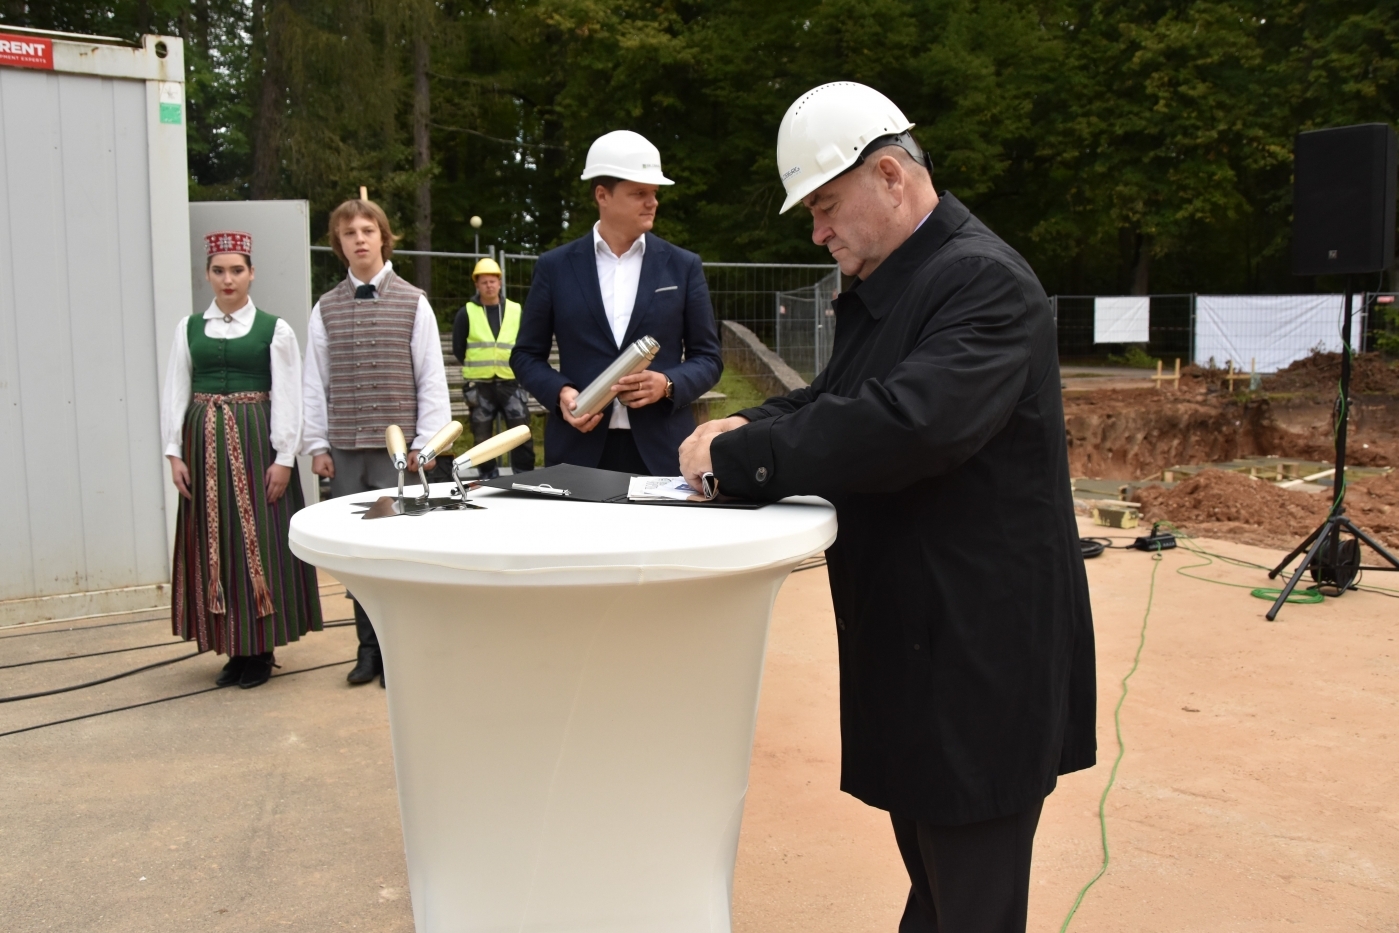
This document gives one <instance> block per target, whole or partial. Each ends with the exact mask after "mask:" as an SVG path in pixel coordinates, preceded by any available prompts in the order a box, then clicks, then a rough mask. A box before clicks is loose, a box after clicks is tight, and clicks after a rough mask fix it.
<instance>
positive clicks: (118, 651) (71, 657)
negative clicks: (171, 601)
mask: <svg viewBox="0 0 1399 933" xmlns="http://www.w3.org/2000/svg"><path fill="white" fill-rule="evenodd" d="M182 644H184V639H183V638H176V639H175V640H173V641H158V642H155V643H154V644H150V645H133V646H132V647H130V648H113V649H111V650H110V651H90V652H88V653H87V654H69V655H65V656H63V657H61V658H40V659H39V660H37V661H20V662H19V663H17V664H0V671H8V670H9V669H10V668H12V667H33V666H34V665H35V664H52V663H53V662H55V661H76V660H78V659H79V658H100V657H101V656H102V655H104V654H121V653H123V652H126V651H144V650H145V649H147V648H159V647H161V646H163V645H182Z"/></svg>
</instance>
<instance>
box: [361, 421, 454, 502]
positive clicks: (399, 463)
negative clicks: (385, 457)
mask: <svg viewBox="0 0 1399 933" xmlns="http://www.w3.org/2000/svg"><path fill="white" fill-rule="evenodd" d="M461 431H462V427H461V422H460V421H449V422H447V426H446V427H444V428H443V429H442V430H440V431H438V432H437V433H436V434H434V435H433V436H432V439H431V440H429V441H428V442H427V445H426V446H425V447H423V449H422V450H421V451H420V452H419V453H418V479H419V480H420V481H421V482H422V484H423V493H422V495H420V496H413V497H409V496H407V495H405V494H404V491H403V474H404V471H405V470H407V469H408V442H407V440H406V439H405V438H404V436H403V429H402V428H400V427H399V426H398V425H396V424H391V425H389V427H388V430H386V431H385V432H384V446H385V447H386V448H387V450H388V453H389V457H390V458H392V459H393V464H394V467H395V468H396V469H397V470H398V496H397V497H394V496H380V497H379V498H378V500H377V501H375V502H356V503H355V505H358V506H367V507H368V511H365V512H361V513H359V514H360V515H361V516H363V517H364V518H389V517H390V516H393V515H426V514H427V513H428V512H431V511H433V510H435V509H463V508H477V506H471V505H465V504H463V503H462V501H461V500H459V499H456V498H453V497H439V498H437V499H433V498H431V495H430V493H431V489H430V487H429V486H428V482H427V466H426V465H427V464H428V463H430V462H431V461H432V460H434V459H436V457H437V454H438V452H439V451H443V450H451V448H452V444H453V443H455V442H456V439H457V438H458V437H460V436H461Z"/></svg>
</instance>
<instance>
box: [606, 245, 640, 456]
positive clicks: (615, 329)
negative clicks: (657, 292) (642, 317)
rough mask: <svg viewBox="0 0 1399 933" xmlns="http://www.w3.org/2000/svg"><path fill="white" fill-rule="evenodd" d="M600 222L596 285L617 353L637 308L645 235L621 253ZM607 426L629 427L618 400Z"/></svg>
mask: <svg viewBox="0 0 1399 933" xmlns="http://www.w3.org/2000/svg"><path fill="white" fill-rule="evenodd" d="M599 226H600V223H595V224H593V250H594V252H595V253H596V256H597V284H598V288H600V289H602V308H603V310H604V311H606V312H607V320H608V323H610V324H611V325H612V339H613V340H614V341H616V343H617V352H619V353H620V352H621V350H622V340H623V339H624V338H625V337H626V335H627V327H628V325H630V324H631V313H632V309H634V308H635V307H636V290H637V288H638V287H640V285H641V263H642V260H644V259H645V258H646V234H644V233H643V234H642V235H641V236H639V237H637V238H636V242H634V243H632V245H631V247H630V248H629V249H628V250H627V251H626V252H625V253H623V254H622V255H620V256H618V255H617V254H616V253H614V252H612V247H610V246H608V245H607V241H606V240H604V239H603V238H602V234H601V233H599V232H598V227H599ZM607 426H608V427H609V428H620V429H623V430H631V418H630V417H629V416H628V413H627V406H625V405H623V404H622V403H621V402H613V403H612V418H611V420H610V421H608V423H607Z"/></svg>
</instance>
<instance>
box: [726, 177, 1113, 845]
mask: <svg viewBox="0 0 1399 933" xmlns="http://www.w3.org/2000/svg"><path fill="white" fill-rule="evenodd" d="M742 414H743V415H745V416H747V417H748V418H749V419H750V420H751V421H752V422H753V423H752V424H749V425H746V426H744V427H742V428H739V429H738V430H736V431H731V432H729V433H727V434H723V435H721V436H719V437H717V438H715V439H714V441H713V444H712V447H711V451H712V456H713V463H714V469H715V473H716V475H717V476H718V478H719V488H720V490H721V491H723V492H727V493H732V494H736V495H740V496H749V497H755V498H761V499H780V498H782V497H783V496H788V495H793V494H796V493H814V494H816V495H820V496H825V497H826V498H827V499H829V500H830V501H831V502H832V503H833V504H834V505H835V507H836V510H837V513H838V517H839V521H840V531H839V537H838V538H837V539H836V542H835V544H834V545H832V546H831V548H830V550H829V551H828V552H827V557H828V573H829V574H830V580H831V595H832V599H833V601H834V604H835V612H836V630H837V638H838V641H839V644H840V715H841V744H842V775H841V786H842V787H843V788H844V789H845V790H846V791H848V792H849V793H851V794H854V795H855V796H856V797H859V798H860V799H861V800H864V801H865V802H867V803H869V804H871V805H873V806H876V807H880V808H882V809H885V810H889V811H892V812H894V813H896V814H898V815H900V816H904V817H907V818H910V819H917V820H924V821H927V822H930V823H937V824H946V825H955V824H964V823H971V822H977V821H980V820H987V819H992V818H995V817H999V816H1006V815H1009V814H1011V813H1016V812H1019V811H1022V810H1024V809H1026V808H1028V807H1031V806H1033V805H1035V803H1036V802H1037V801H1038V800H1040V799H1042V798H1043V797H1044V796H1045V795H1046V794H1048V793H1049V792H1050V791H1051V790H1053V789H1054V785H1055V781H1056V775H1058V774H1063V773H1066V772H1069V771H1074V770H1078V769H1080V768H1087V767H1089V766H1090V765H1092V764H1093V762H1094V759H1095V752H1096V747H1097V744H1096V738H1095V706H1096V685H1095V682H1094V658H1093V621H1092V615H1091V612H1090V609H1089V604H1088V584H1087V579H1086V577H1085V575H1084V571H1083V557H1082V555H1081V552H1080V550H1079V544H1078V528H1077V525H1076V523H1075V520H1074V509H1073V498H1072V492H1071V491H1070V485H1069V465H1068V451H1067V446H1066V443H1065V435H1064V413H1063V402H1062V398H1061V395H1060V388H1059V366H1058V350H1057V344H1056V340H1055V329H1054V318H1053V315H1052V314H1051V312H1050V306H1049V300H1048V299H1047V298H1046V297H1045V293H1044V290H1043V289H1042V288H1041V287H1040V284H1039V281H1038V280H1037V279H1036V278H1035V275H1034V273H1033V272H1032V271H1031V270H1030V267H1029V265H1028V264H1027V263H1026V262H1025V260H1024V259H1022V258H1021V257H1020V256H1019V254H1017V253H1016V252H1015V251H1014V250H1013V249H1011V248H1010V247H1009V246H1008V245H1007V244H1006V243H1004V242H1003V241H1002V240H1001V239H999V238H998V237H997V236H996V235H995V234H994V233H992V232H991V231H990V230H988V229H987V228H986V227H985V226H984V225H983V224H982V223H981V222H980V221H978V220H977V219H976V218H975V217H973V216H972V215H971V214H970V212H969V211H968V210H967V209H966V207H965V206H963V205H962V203H961V202H959V201H958V200H957V199H956V198H954V197H953V196H952V195H950V194H947V195H944V196H943V199H942V200H941V201H940V203H939V204H938V206H937V208H936V210H934V211H933V213H932V215H931V216H930V217H929V218H928V220H927V221H926V222H925V223H924V224H923V226H922V227H921V228H919V230H918V231H917V232H916V233H914V234H913V236H912V237H910V238H909V239H908V240H907V241H906V242H905V243H904V244H903V245H902V246H900V247H899V248H898V249H897V250H895V251H894V253H893V254H892V255H891V256H890V257H889V258H888V259H886V260H885V261H884V263H883V264H881V265H880V266H879V268H878V269H876V270H875V271H874V273H873V274H871V275H870V277H869V279H868V280H867V281H864V282H861V283H859V284H858V285H857V286H856V287H855V288H853V289H851V290H850V291H847V292H845V293H844V294H842V295H841V296H840V297H839V299H838V300H837V303H836V336H835V345H834V350H833V353H832V355H831V361H830V364H829V365H828V366H827V368H826V369H825V370H823V371H822V372H821V374H820V375H819V376H818V377H817V378H816V381H815V382H813V383H812V384H811V386H809V387H808V388H805V389H801V390H798V391H796V392H793V393H791V394H789V395H786V396H781V397H778V398H772V399H768V400H767V402H765V403H764V404H763V405H762V406H761V407H759V408H755V409H751V410H749V411H744V412H742Z"/></svg>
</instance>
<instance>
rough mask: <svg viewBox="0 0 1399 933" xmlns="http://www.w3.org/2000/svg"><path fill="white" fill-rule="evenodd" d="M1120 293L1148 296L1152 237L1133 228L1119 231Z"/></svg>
mask: <svg viewBox="0 0 1399 933" xmlns="http://www.w3.org/2000/svg"><path fill="white" fill-rule="evenodd" d="M1117 253H1118V257H1119V262H1118V267H1117V270H1118V272H1117V287H1118V291H1123V292H1126V293H1127V294H1129V295H1148V294H1150V292H1149V291H1148V284H1149V279H1150V275H1151V237H1149V236H1146V235H1145V234H1142V233H1140V232H1138V231H1136V230H1133V229H1132V228H1131V227H1120V228H1118V231H1117Z"/></svg>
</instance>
